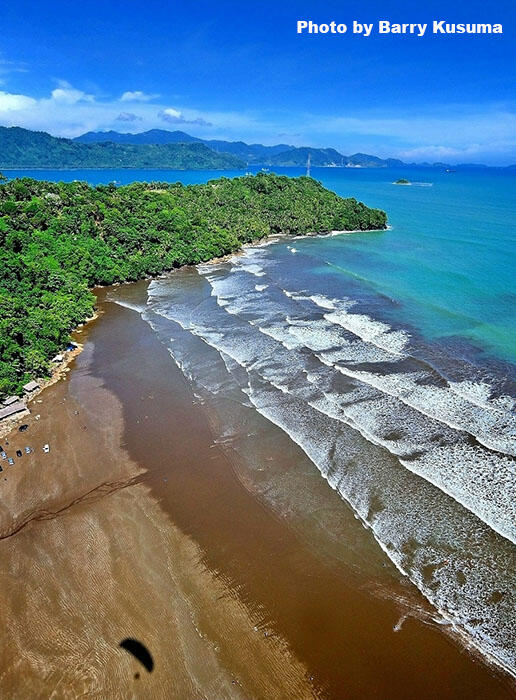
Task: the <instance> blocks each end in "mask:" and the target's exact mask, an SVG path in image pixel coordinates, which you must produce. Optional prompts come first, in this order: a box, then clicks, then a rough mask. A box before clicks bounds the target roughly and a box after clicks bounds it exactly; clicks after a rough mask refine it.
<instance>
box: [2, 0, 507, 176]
mask: <svg viewBox="0 0 516 700" xmlns="http://www.w3.org/2000/svg"><path fill="white" fill-rule="evenodd" d="M387 5H388V8H386V6H387ZM303 19H306V20H310V19H311V20H313V21H314V22H317V23H322V22H330V21H332V20H335V21H336V22H344V23H346V24H351V23H352V21H353V20H357V21H360V22H372V23H374V25H375V30H374V31H373V34H372V35H371V36H370V37H367V38H365V37H363V36H358V35H353V34H351V33H349V32H348V33H347V34H345V35H335V36H333V35H311V36H309V35H301V36H300V35H298V34H297V33H296V21H297V20H303ZM434 19H435V20H445V21H446V22H476V23H486V22H487V23H491V24H494V23H502V24H503V28H504V34H503V35H501V36H500V35H462V36H461V35H438V36H435V35H433V34H430V33H429V31H428V32H427V34H426V35H425V36H424V37H421V38H420V37H417V36H411V35H405V36H400V35H378V34H377V33H376V27H377V23H378V21H379V20H389V21H391V22H423V23H424V22H426V23H429V24H431V22H432V21H433V20H434ZM0 27H1V32H0V124H2V125H7V126H10V125H20V126H25V127H27V128H32V129H42V130H45V131H48V132H50V133H52V134H55V135H62V136H76V135H79V134H80V133H83V132H84V131H88V130H107V129H116V130H118V131H132V132H136V131H143V130H146V129H149V128H165V129H181V130H184V131H187V132H189V133H191V134H194V135H197V136H201V137H203V138H227V139H231V140H237V139H239V140H240V139H241V140H245V141H250V142H262V143H267V144H273V143H278V142H285V143H292V144H295V145H314V146H333V147H335V148H337V149H339V150H340V151H341V152H343V153H345V154H351V153H354V152H356V151H364V152H368V153H374V154H377V155H380V156H397V157H401V158H404V159H409V160H432V161H434V160H446V161H448V162H487V163H490V164H502V165H503V164H508V163H513V162H516V80H515V64H516V56H515V53H516V3H514V2H513V0H500V1H499V2H497V3H486V2H478V0H469V1H468V2H465V0H462V1H461V2H457V0H449V2H429V3H426V4H424V5H421V4H416V3H413V4H412V3H409V2H402V1H401V0H397V1H394V2H389V3H386V2H385V0H384V1H383V2H379V1H376V0H374V1H367V0H364V1H363V2H345V1H343V0H340V1H339V2H333V1H331V0H329V1H327V2H319V3H315V2H311V3H309V2H304V1H303V0H300V1H298V2H293V1H291V0H276V1H275V2H271V1H270V0H261V2H253V3H242V2H236V1H229V0H218V1H217V2H216V3H215V2H213V0H211V1H210V2H208V1H206V0H185V1H183V2H178V1H176V0H168V2H167V1H166V0H162V1H161V2H157V1H156V0H146V2H141V1H140V0H138V1H136V0H125V2H120V0H109V2H100V1H98V2H88V1H87V0H83V1H82V2H76V3H74V2H69V1H68V2H62V1H61V0H54V2H52V3H41V2H38V1H37V0H31V1H30V2H29V1H27V0H16V2H3V3H2V4H1V5H0Z"/></svg>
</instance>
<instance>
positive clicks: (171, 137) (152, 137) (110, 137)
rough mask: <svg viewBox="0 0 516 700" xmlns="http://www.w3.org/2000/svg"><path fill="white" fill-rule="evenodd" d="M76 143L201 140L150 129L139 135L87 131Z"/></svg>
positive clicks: (184, 141) (141, 142)
mask: <svg viewBox="0 0 516 700" xmlns="http://www.w3.org/2000/svg"><path fill="white" fill-rule="evenodd" d="M74 141H76V142H77V143H105V142H107V141H109V142H111V143H130V144H134V145H142V144H149V143H150V144H154V143H201V142H202V139H198V138H197V137H196V136H190V134H186V133H185V132H184V131H167V130H166V129H150V131H142V132H141V133H139V134H121V133H120V132H118V131H88V132H87V133H86V134H82V136H77V138H75V139H74Z"/></svg>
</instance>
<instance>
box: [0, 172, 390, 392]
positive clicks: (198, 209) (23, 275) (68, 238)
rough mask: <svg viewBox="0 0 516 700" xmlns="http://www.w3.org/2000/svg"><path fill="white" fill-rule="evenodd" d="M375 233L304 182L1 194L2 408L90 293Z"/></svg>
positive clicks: (60, 341)
mask: <svg viewBox="0 0 516 700" xmlns="http://www.w3.org/2000/svg"><path fill="white" fill-rule="evenodd" d="M1 179H2V178H1V176H0V180H1ZM385 225H386V216H385V213H384V212H382V211H380V210H378V209H370V208H369V207H366V206H365V205H364V204H361V203H360V202H357V201H356V200H355V199H342V198H341V197H339V196H338V195H336V194H335V193H333V192H330V191H329V190H326V189H325V188H324V187H323V186H322V185H321V184H320V183H318V182H316V181H315V180H312V179H311V178H307V177H302V178H288V177H278V176H276V175H265V174H264V173H260V174H259V175H257V176H255V177H252V176H246V177H240V178H233V179H230V178H221V179H219V180H212V181H210V182H208V183H206V184H203V185H190V186H184V185H182V184H180V183H175V184H167V183H163V182H154V183H134V184H132V185H126V186H124V187H115V186H114V185H107V186H106V185H99V186H98V187H90V186H89V185H87V184H86V183H84V182H72V183H63V182H60V183H52V182H44V181H40V180H33V179H30V178H23V179H19V180H17V179H13V180H9V181H7V182H4V183H3V184H1V182H0V266H1V269H2V275H1V276H0V396H1V395H5V394H6V393H14V392H16V391H19V390H20V387H21V386H22V385H23V384H24V383H25V382H26V381H27V380H28V379H29V378H30V377H33V376H42V375H45V374H47V373H48V366H49V360H50V358H52V357H53V356H54V355H55V354H56V353H58V352H59V351H60V350H61V349H62V348H63V347H64V346H65V345H66V343H67V341H68V334H69V332H70V330H71V329H72V328H74V326H76V325H77V324H78V323H79V322H81V321H83V320H84V319H86V318H88V317H89V316H91V313H92V309H93V303H94V301H95V298H94V297H93V295H92V294H91V293H90V292H89V287H92V286H93V285H97V284H112V283H114V282H123V281H129V280H137V279H140V278H142V277H145V276H146V275H157V274H159V273H161V272H163V271H165V270H171V269H172V268H174V267H179V266H180V265H187V264H196V263H199V262H202V261H206V260H209V259H210V258H213V257H218V256H220V255H224V254H226V253H230V252H233V251H235V250H237V249H238V248H240V247H241V246H242V245H243V244H244V243H248V242H250V241H253V240H257V239H260V238H264V237H266V236H269V235H270V234H276V233H286V234H306V233H309V232H312V231H330V230H332V229H340V230H356V229H360V230H364V231H365V230H370V229H383V228H385Z"/></svg>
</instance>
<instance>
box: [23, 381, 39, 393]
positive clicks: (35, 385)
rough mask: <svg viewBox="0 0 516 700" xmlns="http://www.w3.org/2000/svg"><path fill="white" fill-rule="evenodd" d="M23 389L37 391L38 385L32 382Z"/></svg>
mask: <svg viewBox="0 0 516 700" xmlns="http://www.w3.org/2000/svg"><path fill="white" fill-rule="evenodd" d="M23 388H24V390H25V391H35V390H36V389H39V384H38V383H37V382H35V381H34V380H32V381H31V382H28V383H27V384H24V385H23Z"/></svg>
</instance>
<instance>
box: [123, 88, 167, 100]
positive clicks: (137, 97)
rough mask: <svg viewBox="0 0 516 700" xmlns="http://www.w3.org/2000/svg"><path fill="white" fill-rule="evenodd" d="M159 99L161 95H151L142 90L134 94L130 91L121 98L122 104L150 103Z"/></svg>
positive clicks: (135, 91)
mask: <svg viewBox="0 0 516 700" xmlns="http://www.w3.org/2000/svg"><path fill="white" fill-rule="evenodd" d="M158 97H159V95H149V94H147V93H145V92H142V91H141V90H134V91H133V92H131V91H130V90H128V91H127V92H124V94H123V95H122V96H121V97H120V102H150V101H151V100H156V99H157V98H158Z"/></svg>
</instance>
